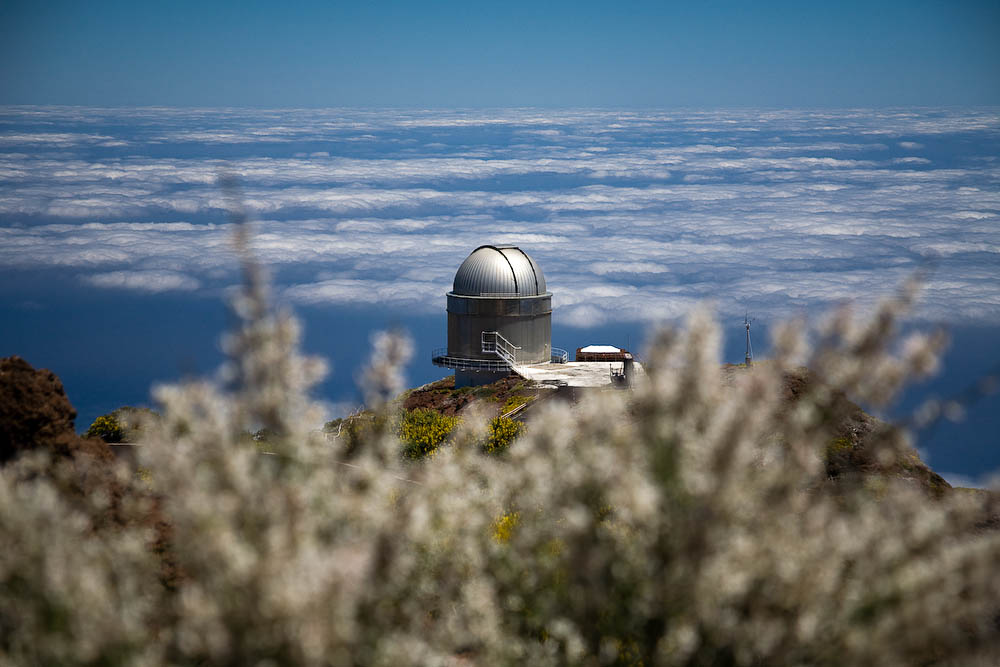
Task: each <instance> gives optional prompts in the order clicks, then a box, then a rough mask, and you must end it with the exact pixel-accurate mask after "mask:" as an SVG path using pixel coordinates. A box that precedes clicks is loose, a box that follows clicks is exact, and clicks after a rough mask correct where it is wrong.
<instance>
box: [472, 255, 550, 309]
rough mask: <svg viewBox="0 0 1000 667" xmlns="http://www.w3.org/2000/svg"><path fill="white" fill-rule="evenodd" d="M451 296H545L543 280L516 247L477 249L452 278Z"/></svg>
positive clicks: (539, 273) (536, 265) (535, 265)
mask: <svg viewBox="0 0 1000 667" xmlns="http://www.w3.org/2000/svg"><path fill="white" fill-rule="evenodd" d="M453 287H454V289H453V293H454V294H458V295H462V296H511V297H514V296H516V297H522V296H539V295H541V294H545V276H543V275H542V270H541V269H540V268H539V267H538V264H536V263H535V260H533V259H531V257H529V256H528V253H526V252H524V251H523V250H521V249H520V248H518V247H516V246H492V245H484V246H479V247H478V248H476V249H475V250H473V251H472V253H471V254H470V255H469V256H468V257H466V258H465V261H464V262H462V266H460V267H458V272H457V273H456V274H455V283H454V286H453Z"/></svg>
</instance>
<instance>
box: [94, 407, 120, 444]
mask: <svg viewBox="0 0 1000 667" xmlns="http://www.w3.org/2000/svg"><path fill="white" fill-rule="evenodd" d="M86 435H87V437H88V438H100V439H101V440H103V441H104V442H121V441H122V438H124V437H125V429H124V428H122V425H121V424H120V423H119V422H118V419H117V418H116V417H115V414H114V413H113V412H111V413H108V414H106V415H101V416H100V417H98V418H97V419H95V420H94V423H93V424H91V425H90V428H88V429H87V433H86Z"/></svg>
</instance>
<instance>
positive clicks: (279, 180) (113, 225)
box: [0, 107, 1000, 326]
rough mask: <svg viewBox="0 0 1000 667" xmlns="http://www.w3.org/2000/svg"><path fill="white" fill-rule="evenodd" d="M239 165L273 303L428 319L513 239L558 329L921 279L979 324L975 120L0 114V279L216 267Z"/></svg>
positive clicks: (156, 287)
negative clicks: (459, 278)
mask: <svg viewBox="0 0 1000 667" xmlns="http://www.w3.org/2000/svg"><path fill="white" fill-rule="evenodd" d="M221 173H228V174H233V175H235V176H237V177H238V179H239V181H240V183H241V186H242V201H243V205H244V206H245V207H246V208H247V209H248V210H249V211H250V212H251V213H252V214H253V215H254V217H256V218H257V219H258V222H257V230H258V233H257V236H256V239H255V245H256V247H257V249H258V251H259V253H260V254H261V256H262V257H263V259H264V260H265V261H266V262H267V263H268V264H270V265H271V266H272V269H273V271H274V273H275V277H276V281H277V283H278V286H279V289H280V290H281V293H282V294H283V295H284V296H285V298H287V299H288V300H290V301H293V302H299V303H309V304H331V305H338V304H384V305H388V306H392V307H396V308H400V309H404V310H412V311H438V310H441V309H442V308H443V301H444V299H443V296H442V295H443V294H444V292H445V291H447V289H448V288H449V286H450V282H451V278H452V276H453V274H454V271H455V269H456V268H457V266H458V264H459V263H461V261H462V259H464V257H465V255H466V254H467V253H468V251H470V250H471V249H472V248H474V247H476V246H477V245H481V244H483V243H491V242H492V243H516V244H518V245H521V246H522V247H524V248H525V249H526V250H528V252H530V253H531V254H532V255H533V256H535V258H536V259H537V260H538V261H539V263H540V264H541V266H542V268H543V270H544V271H545V273H546V276H547V279H548V283H549V285H550V289H552V291H553V293H554V295H555V296H554V303H555V306H556V308H557V310H556V317H557V318H559V319H561V321H563V322H565V323H569V324H577V325H581V326H586V325H592V324H597V323H600V322H603V321H605V320H608V319H619V320H620V319H633V320H642V321H650V320H659V319H665V318H672V317H676V316H678V315H680V314H682V313H683V312H684V311H686V310H687V309H688V308H690V306H691V305H692V304H694V303H696V302H698V301H701V300H705V299H709V300H714V301H715V302H716V303H717V304H718V308H719V309H720V310H722V311H724V312H739V313H742V312H743V311H744V310H745V309H751V310H753V311H755V312H757V313H758V314H759V315H760V316H765V317H778V316H785V315H789V314H797V313H803V312H804V313H813V312H816V311H817V310H818V309H821V308H825V307H827V306H828V305H829V304H830V303H832V302H837V301H841V300H844V299H855V300H859V301H861V302H862V303H870V302H871V301H872V300H874V299H877V298H879V297H882V296H885V295H887V294H889V293H890V292H891V291H892V289H893V287H894V286H895V285H897V284H898V283H899V282H901V281H902V280H903V278H904V277H906V276H908V275H910V274H911V273H912V272H913V271H914V270H916V269H917V268H918V267H924V266H930V267H931V268H932V269H933V272H932V274H931V277H930V280H929V283H928V285H927V290H926V298H925V301H924V306H923V309H922V311H921V314H922V316H923V317H925V318H928V319H933V320H943V321H950V322H955V321H962V322H975V323H990V324H997V323H1000V281H998V280H997V279H996V267H997V266H1000V113H998V112H997V111H996V110H975V111H956V110H919V111H878V112H876V111H864V110H857V111H855V110H851V111H840V112H811V111H732V112H728V111H727V112H683V113H681V112H669V113H668V112H638V111H636V112H608V111H593V110H577V111H565V112H549V111H544V112H543V111H537V110H504V111H469V112H462V111H454V112H445V111H441V112H374V111H371V112H366V111H344V110H322V111H312V110H310V111H295V110H290V111H274V112H271V111H241V110H170V109H137V110H100V109H80V108H53V107H43V108H31V107H17V108H12V107H8V108H3V109H0V268H5V269H8V270H14V271H18V270H22V269H25V270H26V269H29V268H31V269H35V268H38V267H52V268H61V269H69V270H70V271H72V272H74V275H76V276H78V277H79V279H80V280H81V282H82V283H83V284H85V285H88V286H89V288H92V289H93V288H96V289H111V290H141V291H148V292H165V291H183V292H189V293H192V294H205V293H213V292H214V291H215V290H218V289H219V288H223V287H225V286H226V285H229V284H231V283H232V282H233V280H234V273H233V270H234V261H233V257H232V256H231V253H230V251H229V239H230V237H231V230H230V228H229V225H228V223H227V210H228V209H229V207H230V206H231V203H230V201H229V200H228V199H227V198H226V196H225V195H224V193H222V192H221V191H220V190H219V188H218V187H217V186H216V185H215V183H216V181H217V179H218V176H219V175H220V174H221Z"/></svg>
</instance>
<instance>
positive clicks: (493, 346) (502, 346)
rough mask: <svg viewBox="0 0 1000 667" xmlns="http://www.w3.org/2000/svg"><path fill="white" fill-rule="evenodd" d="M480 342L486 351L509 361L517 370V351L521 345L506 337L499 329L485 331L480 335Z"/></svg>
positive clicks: (512, 367)
mask: <svg viewBox="0 0 1000 667" xmlns="http://www.w3.org/2000/svg"><path fill="white" fill-rule="evenodd" d="M480 342H481V344H482V350H483V352H484V353H487V354H495V355H497V356H498V357H500V358H501V359H503V360H504V361H505V362H507V365H508V366H510V367H511V369H512V370H514V371H517V367H518V363H517V353H518V350H520V349H521V348H520V347H519V346H517V345H514V344H513V343H511V342H510V341H509V340H507V339H506V338H504V337H503V336H502V335H500V332H499V331H484V332H483V333H482V336H480Z"/></svg>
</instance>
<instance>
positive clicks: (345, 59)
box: [0, 0, 1000, 108]
mask: <svg viewBox="0 0 1000 667" xmlns="http://www.w3.org/2000/svg"><path fill="white" fill-rule="evenodd" d="M0 30H2V39H0V60H2V62H4V63H5V66H4V67H3V68H0V103H3V104H82V105H171V106H176V105H181V106H220V105H225V106H265V107H288V106H308V107H317V106H320V107H322V106H418V107H434V108H449V107H468V106H472V107H482V106H555V107H573V106H626V107H635V106H671V107H676V106H699V107H705V106H708V107H720V106H723V107H731V106H752V107H762V106H766V107H789V106H795V107H803V106H805V107H815V106H821V107H845V106H866V107H870V106H885V105H983V104H987V105H995V104H1000V39H998V38H997V35H1000V3H997V2H995V1H985V2H968V1H952V2H926V1H913V0H906V1H903V0H898V1H882V2H879V1H869V2H801V1H799V2H758V3H748V2H683V3H671V2H628V1H624V2H579V1H578V2H537V1H535V2H517V1H513V2H490V3H475V2H466V1H461V2H296V3H278V2H270V3H268V2H240V3H218V2H190V1H183V0H182V1H180V2H169V3H167V2H162V3H151V2H149V3H147V2H132V1H120V2H108V1H106V0H95V1H94V2H86V3H81V2H22V1H20V0H14V1H13V2H11V1H8V2H5V3H3V4H2V5H0Z"/></svg>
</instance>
